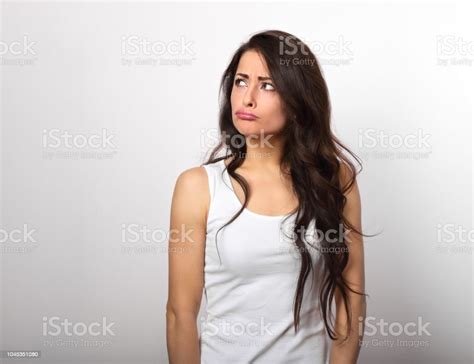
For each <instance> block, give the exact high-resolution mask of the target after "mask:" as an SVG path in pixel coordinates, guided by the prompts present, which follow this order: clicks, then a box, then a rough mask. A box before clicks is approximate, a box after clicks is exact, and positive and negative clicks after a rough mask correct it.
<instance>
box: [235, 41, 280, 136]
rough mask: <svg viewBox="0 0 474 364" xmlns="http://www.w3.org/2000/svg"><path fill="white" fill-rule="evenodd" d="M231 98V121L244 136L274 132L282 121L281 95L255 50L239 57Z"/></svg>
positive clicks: (261, 58) (276, 131) (275, 132)
mask: <svg viewBox="0 0 474 364" xmlns="http://www.w3.org/2000/svg"><path fill="white" fill-rule="evenodd" d="M230 101H231V107H232V121H233V122H234V126H235V127H236V129H237V130H238V131H239V132H240V133H241V134H242V135H244V136H249V135H255V136H256V137H258V139H260V138H261V137H262V136H264V135H269V134H274V135H275V134H278V132H279V131H281V129H282V128H283V126H284V124H285V120H286V118H285V114H284V111H283V105H282V102H281V98H280V95H279V94H278V92H277V91H276V90H275V86H274V83H273V80H272V79H271V78H270V73H269V72H268V69H267V65H266V62H265V60H264V59H263V57H261V56H260V55H259V53H257V52H256V51H253V50H250V51H246V52H245V53H244V54H243V55H242V57H241V58H240V61H239V65H238V67H237V71H236V74H235V77H234V85H233V87H232V93H231V98H230ZM239 112H241V114H239ZM245 113H247V114H252V115H245Z"/></svg>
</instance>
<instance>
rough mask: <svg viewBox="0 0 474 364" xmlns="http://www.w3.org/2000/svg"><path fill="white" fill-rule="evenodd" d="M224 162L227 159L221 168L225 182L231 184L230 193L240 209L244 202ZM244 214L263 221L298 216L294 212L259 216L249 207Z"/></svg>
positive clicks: (222, 161)
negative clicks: (238, 194) (241, 200)
mask: <svg viewBox="0 0 474 364" xmlns="http://www.w3.org/2000/svg"><path fill="white" fill-rule="evenodd" d="M224 161H225V159H222V160H221V161H220V163H221V166H222V170H223V171H224V179H225V182H227V183H228V184H229V188H230V193H231V194H232V199H233V200H234V201H235V202H236V205H237V206H238V207H239V209H240V208H242V206H243V204H242V202H240V199H239V197H238V196H237V194H236V193H235V190H234V186H233V185H232V180H231V178H230V174H229V172H228V171H227V165H226V164H225V162H224ZM243 212H246V213H247V214H249V215H252V216H255V217H258V218H261V219H268V220H280V219H283V218H284V217H287V216H291V215H294V214H296V212H294V213H287V214H284V215H263V214H259V213H257V212H254V211H251V210H249V209H248V208H247V207H244V209H243Z"/></svg>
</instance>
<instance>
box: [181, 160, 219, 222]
mask: <svg viewBox="0 0 474 364" xmlns="http://www.w3.org/2000/svg"><path fill="white" fill-rule="evenodd" d="M173 200H174V201H175V202H176V203H177V204H179V205H181V206H182V207H183V208H186V210H188V211H190V210H192V211H194V212H195V213H201V214H204V216H205V215H206V213H207V209H208V206H209V200H210V196H209V188H208V177H207V172H206V170H205V168H204V167H203V166H196V167H191V168H188V169H185V170H183V171H182V172H181V173H180V174H179V175H178V177H177V179H176V183H175V189H174V194H173Z"/></svg>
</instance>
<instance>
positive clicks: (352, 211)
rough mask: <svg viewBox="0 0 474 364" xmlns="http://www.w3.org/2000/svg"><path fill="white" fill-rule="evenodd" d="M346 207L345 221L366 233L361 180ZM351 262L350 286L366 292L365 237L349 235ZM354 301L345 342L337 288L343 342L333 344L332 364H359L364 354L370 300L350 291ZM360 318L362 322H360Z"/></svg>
mask: <svg viewBox="0 0 474 364" xmlns="http://www.w3.org/2000/svg"><path fill="white" fill-rule="evenodd" d="M348 173H349V171H348V170H347V169H346V170H345V171H344V174H343V177H342V180H343V181H345V182H347V176H348ZM345 196H346V198H347V201H346V206H345V207H344V216H345V218H346V219H347V220H348V221H349V222H350V223H351V224H352V225H353V226H354V227H355V228H356V229H357V230H359V231H362V230H361V229H362V226H361V225H362V224H361V202H360V195H359V189H358V186H357V181H356V180H355V181H354V184H353V186H352V187H351V189H350V190H349V191H347V192H346V195H345ZM346 236H347V240H348V244H347V245H348V248H349V261H348V264H347V266H346V268H345V269H344V272H343V276H344V278H345V279H346V281H347V283H348V285H349V286H350V287H351V288H352V289H354V290H355V291H358V292H363V293H365V273H364V246H363V239H362V236H360V235H359V234H357V233H355V232H353V231H350V232H349V233H347V235H346ZM348 296H349V300H350V312H351V315H352V320H351V324H352V325H351V332H350V333H349V338H348V339H347V340H346V341H345V342H343V340H342V339H343V338H344V336H345V335H346V333H347V331H346V326H347V322H348V320H347V315H346V311H345V307H344V301H343V299H342V296H341V294H340V292H339V290H338V289H336V293H335V300H336V322H335V330H336V333H337V336H338V337H340V340H335V341H333V342H332V347H331V359H330V364H355V363H357V358H358V356H359V351H360V343H361V342H362V338H363V332H364V325H363V323H364V322H365V315H366V301H365V296H361V295H358V294H356V293H353V292H351V291H349V290H348ZM359 318H360V320H359Z"/></svg>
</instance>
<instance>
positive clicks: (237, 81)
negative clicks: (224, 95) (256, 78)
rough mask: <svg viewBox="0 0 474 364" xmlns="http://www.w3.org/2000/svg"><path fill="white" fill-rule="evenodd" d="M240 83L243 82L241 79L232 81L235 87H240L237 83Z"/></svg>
mask: <svg viewBox="0 0 474 364" xmlns="http://www.w3.org/2000/svg"><path fill="white" fill-rule="evenodd" d="M241 81H242V82H243V81H244V80H243V79H241V78H237V79H235V81H234V85H236V86H240V84H239V83H240V82H241Z"/></svg>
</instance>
